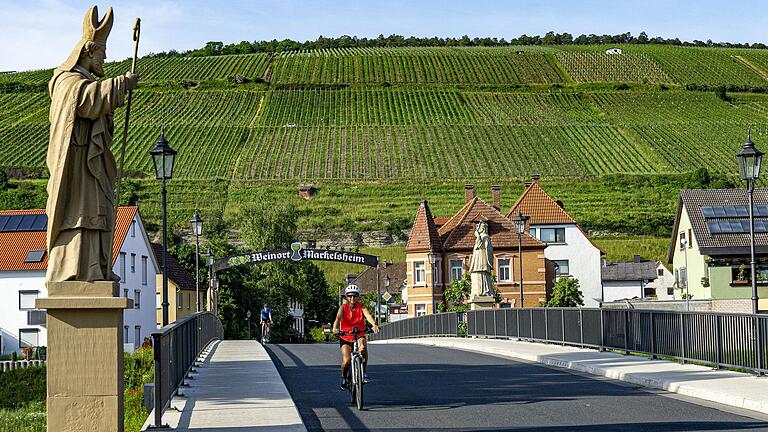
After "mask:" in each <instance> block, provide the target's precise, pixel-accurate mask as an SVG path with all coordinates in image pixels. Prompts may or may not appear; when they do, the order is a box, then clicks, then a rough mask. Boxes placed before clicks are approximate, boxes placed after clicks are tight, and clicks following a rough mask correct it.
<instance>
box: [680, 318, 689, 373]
mask: <svg viewBox="0 0 768 432" xmlns="http://www.w3.org/2000/svg"><path fill="white" fill-rule="evenodd" d="M684 316H685V314H683V313H682V312H680V347H681V350H680V353H681V354H682V362H683V363H685V360H686V358H687V356H688V353H687V351H688V350H687V349H686V343H685V333H686V331H685V318H684Z"/></svg>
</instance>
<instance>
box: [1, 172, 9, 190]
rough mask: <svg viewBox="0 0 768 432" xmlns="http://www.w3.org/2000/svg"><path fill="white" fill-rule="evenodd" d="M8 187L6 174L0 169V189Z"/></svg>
mask: <svg viewBox="0 0 768 432" xmlns="http://www.w3.org/2000/svg"><path fill="white" fill-rule="evenodd" d="M6 189H8V174H6V173H5V170H1V169H0V191H2V190H6Z"/></svg>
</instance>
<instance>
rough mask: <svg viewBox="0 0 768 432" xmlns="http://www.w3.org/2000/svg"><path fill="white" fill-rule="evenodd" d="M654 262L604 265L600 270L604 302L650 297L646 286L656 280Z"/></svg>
mask: <svg viewBox="0 0 768 432" xmlns="http://www.w3.org/2000/svg"><path fill="white" fill-rule="evenodd" d="M657 274H658V271H657V269H656V263H655V262H654V261H641V260H640V257H639V256H636V257H635V260H634V261H633V262H617V263H605V265H604V266H603V268H602V278H603V292H604V298H605V300H604V301H605V302H611V301H616V300H631V299H644V298H648V297H650V291H649V290H648V284H649V283H650V282H652V281H654V280H655V279H656V278H657Z"/></svg>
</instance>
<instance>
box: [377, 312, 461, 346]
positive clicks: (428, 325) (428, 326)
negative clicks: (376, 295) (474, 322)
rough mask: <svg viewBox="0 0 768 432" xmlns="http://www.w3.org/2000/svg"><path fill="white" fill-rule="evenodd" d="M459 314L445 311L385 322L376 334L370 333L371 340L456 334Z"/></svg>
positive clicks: (457, 333)
mask: <svg viewBox="0 0 768 432" xmlns="http://www.w3.org/2000/svg"><path fill="white" fill-rule="evenodd" d="M459 318H460V317H459V314H458V313H456V312H445V313H438V314H433V315H423V316H420V317H416V318H408V319H404V320H400V321H395V322H393V323H389V324H385V325H383V326H382V327H381V331H380V332H379V333H378V334H371V336H370V339H371V340H383V339H398V338H409V337H425V336H454V337H456V336H458V335H459Z"/></svg>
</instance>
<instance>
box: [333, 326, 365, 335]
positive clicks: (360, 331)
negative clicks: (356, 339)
mask: <svg viewBox="0 0 768 432" xmlns="http://www.w3.org/2000/svg"><path fill="white" fill-rule="evenodd" d="M371 330H373V327H370V326H365V330H359V329H358V328H357V327H354V328H353V329H352V331H348V332H346V331H343V330H339V332H338V333H336V334H337V335H338V336H344V335H357V334H360V333H364V332H367V331H371Z"/></svg>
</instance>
